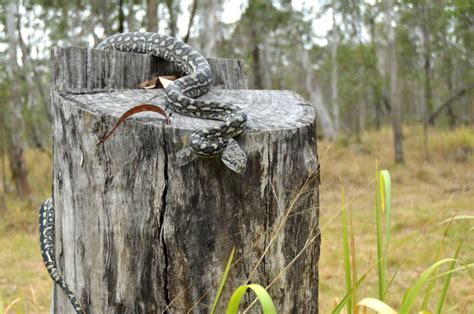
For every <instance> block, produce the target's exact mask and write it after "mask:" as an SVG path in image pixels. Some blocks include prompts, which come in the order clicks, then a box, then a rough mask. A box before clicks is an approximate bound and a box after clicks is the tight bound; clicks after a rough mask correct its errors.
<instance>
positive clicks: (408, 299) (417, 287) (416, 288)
mask: <svg viewBox="0 0 474 314" xmlns="http://www.w3.org/2000/svg"><path fill="white" fill-rule="evenodd" d="M452 261H453V259H451V258H446V259H443V260H440V261H438V262H436V263H434V264H433V265H431V266H430V267H428V269H426V270H425V271H424V272H423V273H422V274H421V276H420V278H418V280H417V281H416V282H415V284H414V285H413V286H412V287H411V288H410V289H408V290H407V291H406V293H405V295H404V296H403V303H402V306H401V308H400V314H408V313H410V309H411V307H412V306H413V304H414V303H415V300H416V298H417V296H418V295H419V293H420V291H421V288H422V287H423V285H424V284H425V283H426V282H427V281H428V280H429V279H430V277H431V274H432V273H433V272H434V271H435V270H436V269H438V268H439V267H440V266H441V265H443V264H446V263H449V262H452Z"/></svg>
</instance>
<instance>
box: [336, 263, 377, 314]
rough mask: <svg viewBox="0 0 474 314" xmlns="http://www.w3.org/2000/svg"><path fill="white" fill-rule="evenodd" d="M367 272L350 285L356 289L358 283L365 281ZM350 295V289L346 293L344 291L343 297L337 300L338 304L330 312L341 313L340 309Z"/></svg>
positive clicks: (358, 285)
mask: <svg viewBox="0 0 474 314" xmlns="http://www.w3.org/2000/svg"><path fill="white" fill-rule="evenodd" d="M367 274H368V272H366V273H365V274H364V275H363V276H362V277H360V279H359V280H357V283H356V284H355V285H354V286H353V287H352V289H358V288H359V287H360V285H361V284H362V283H363V282H364V281H365V279H366V278H367ZM351 297H352V290H351V291H349V292H348V293H346V295H345V296H344V298H342V300H341V302H339V304H338V305H337V306H336V307H335V308H334V310H332V312H331V313H332V314H339V313H341V311H342V309H343V308H344V306H346V304H347V302H348V301H349V300H350V299H351Z"/></svg>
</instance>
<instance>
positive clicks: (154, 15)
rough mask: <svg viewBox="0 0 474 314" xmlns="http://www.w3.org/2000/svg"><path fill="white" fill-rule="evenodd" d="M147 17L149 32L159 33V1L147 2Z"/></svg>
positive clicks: (149, 0)
mask: <svg viewBox="0 0 474 314" xmlns="http://www.w3.org/2000/svg"><path fill="white" fill-rule="evenodd" d="M146 16H147V20H148V29H147V31H148V32H157V31H158V2H157V0H147V2H146Z"/></svg>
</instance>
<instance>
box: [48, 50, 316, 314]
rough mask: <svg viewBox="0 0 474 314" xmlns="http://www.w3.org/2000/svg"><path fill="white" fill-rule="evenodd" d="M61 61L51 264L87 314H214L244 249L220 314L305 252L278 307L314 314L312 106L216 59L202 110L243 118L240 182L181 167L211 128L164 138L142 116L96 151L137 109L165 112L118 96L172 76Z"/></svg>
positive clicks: (206, 167) (80, 54)
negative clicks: (229, 264)
mask: <svg viewBox="0 0 474 314" xmlns="http://www.w3.org/2000/svg"><path fill="white" fill-rule="evenodd" d="M53 53H54V56H53V58H54V60H53V68H54V69H55V72H54V73H53V87H52V88H53V91H52V95H53V105H54V143H53V151H54V164H53V169H54V170H53V178H54V206H55V208H56V248H57V250H56V253H57V255H58V256H57V257H58V263H59V266H60V269H61V270H62V273H63V274H64V276H65V279H66V281H68V282H69V283H70V285H71V286H72V287H73V290H74V291H75V292H76V294H77V296H78V297H79V300H80V301H81V303H82V304H83V305H84V306H85V307H86V312H88V313H129V312H140V313H144V312H145V313H150V312H152V313H156V312H159V313H161V312H162V311H164V310H165V309H166V310H167V311H169V312H171V313H185V312H186V311H187V310H191V312H193V313H207V312H209V306H210V305H211V304H212V301H213V299H214V297H215V294H216V291H217V287H218V284H219V280H220V278H221V276H222V273H223V270H224V266H225V263H226V261H227V258H228V256H229V253H230V251H231V249H232V248H233V247H235V248H236V257H235V259H234V262H235V266H234V267H233V268H232V270H231V272H230V275H229V278H228V280H227V283H226V286H225V288H224V291H223V294H222V298H221V302H220V304H219V305H218V308H217V311H216V312H217V313H223V312H224V311H225V306H226V304H227V302H228V300H229V298H230V295H231V293H232V291H233V290H234V289H235V288H237V287H238V286H239V285H241V284H244V283H245V282H247V280H250V281H251V282H254V283H260V284H262V285H263V286H266V285H268V284H269V283H270V282H271V281H272V280H273V279H274V278H275V277H276V276H277V275H278V274H279V273H280V272H281V271H282V270H283V269H284V267H285V266H286V265H288V264H289V263H290V261H291V260H292V259H293V258H295V257H296V256H297V254H298V253H299V252H300V251H301V250H302V249H303V248H306V249H305V250H304V251H303V254H302V255H301V256H300V257H299V258H298V259H297V260H296V262H295V264H294V265H292V266H291V267H290V268H289V269H288V270H287V271H285V272H283V275H282V276H281V277H280V279H279V281H278V282H276V283H275V284H274V285H273V286H271V287H270V288H269V293H270V295H271V296H272V297H273V298H274V302H275V305H276V306H277V308H278V310H279V312H281V313H290V312H295V311H297V310H298V311H301V312H306V313H317V309H318V308H317V297H318V294H317V293H318V290H317V286H318V273H317V263H318V258H319V225H318V182H319V176H318V172H317V171H316V170H317V163H318V159H317V155H316V134H315V125H314V112H313V109H312V108H311V105H310V104H308V103H307V102H306V101H304V100H303V99H302V98H301V97H299V96H298V95H297V94H295V93H294V92H289V91H251V90H245V88H246V87H247V82H246V79H245V76H244V74H243V68H244V67H243V64H242V62H240V61H236V60H223V59H211V60H210V64H211V66H212V70H213V73H215V80H214V85H215V87H213V88H212V90H211V92H209V93H208V94H206V95H204V96H203V97H202V98H203V99H207V100H218V101H224V102H225V101H227V102H231V103H237V104H238V105H239V106H241V107H242V108H243V109H244V110H245V111H246V112H247V114H248V116H249V118H250V119H249V125H248V129H249V130H248V132H246V133H245V134H243V135H241V136H240V137H239V138H237V140H238V142H239V143H241V144H242V147H243V149H244V151H246V152H247V155H248V159H249V160H248V163H247V171H246V173H245V174H243V175H236V174H234V173H232V172H231V171H230V170H228V169H227V168H226V167H225V166H224V165H223V164H222V162H221V161H220V160H219V159H218V158H212V159H198V160H195V161H194V162H192V163H190V164H188V165H185V166H183V167H179V166H178V165H177V163H176V154H177V152H178V151H179V150H180V149H181V148H182V147H183V146H184V145H185V144H186V143H187V139H188V138H189V135H190V134H191V132H192V131H191V130H193V129H196V128H202V127H207V126H211V125H216V122H215V121H212V120H204V119H197V118H190V117H186V116H183V115H179V114H174V115H173V116H172V117H171V123H170V124H166V123H163V122H164V120H163V119H162V118H161V117H157V116H156V115H153V114H149V113H143V114H140V115H138V116H135V117H132V118H131V119H130V121H128V122H126V123H125V125H124V126H123V127H121V128H120V129H118V130H117V132H116V133H115V134H114V136H113V137H111V138H110V139H109V140H108V141H107V142H106V143H105V144H104V145H100V146H96V143H97V141H98V140H99V139H100V138H101V137H102V136H103V135H104V133H105V132H106V131H107V130H109V129H110V128H111V126H112V125H113V123H114V122H115V121H116V120H117V118H118V117H119V116H120V114H121V113H123V112H125V111H126V110H127V109H129V108H130V107H132V106H134V105H136V104H138V103H140V102H143V101H145V100H146V99H149V98H150V97H151V96H152V95H156V94H158V95H159V96H158V98H156V99H155V100H153V101H150V102H152V103H155V104H161V105H162V104H163V102H164V98H163V91H162V90H133V89H123V88H131V87H132V88H133V87H134V86H136V84H137V83H139V82H140V81H143V80H146V79H148V78H149V77H150V76H151V73H154V72H155V74H160V75H165V74H170V73H173V72H174V71H173V67H172V66H170V65H168V64H166V63H165V62H163V61H158V60H157V59H156V58H152V57H149V56H144V55H138V54H130V53H120V52H111V51H108V52H106V53H105V52H103V51H100V50H87V49H83V48H65V49H59V48H56V49H55V50H54V51H53ZM160 65H161V67H160ZM220 87H225V88H240V89H239V90H228V89H221V88H220ZM242 88H244V89H242ZM115 89H116V90H115ZM299 191H300V192H299ZM287 204H290V206H289V207H288V206H287ZM291 204H293V205H292V206H291ZM288 210H289V211H288ZM285 215H288V216H286V218H287V219H286V218H285ZM280 222H284V226H283V227H282V228H281V230H279V231H277V230H278V228H277V226H278V224H279V223H280ZM273 234H276V236H275V241H274V242H273V243H272V244H271V245H270V242H271V239H272V235H273ZM267 245H268V247H269V250H268V252H267V253H266V255H265V258H264V259H263V260H262V263H260V265H259V266H258V267H257V266H256V265H257V260H258V259H259V258H260V257H261V256H262V254H263V253H262V252H264V250H265V248H266V247H267ZM254 269H255V271H254ZM251 300H252V298H247V299H246V300H245V302H244V303H245V304H246V305H249V303H250V302H251ZM53 302H54V310H55V311H57V312H59V313H63V312H71V307H70V305H69V304H68V302H67V298H66V296H65V295H64V294H63V292H62V290H60V289H56V291H55V294H54V301H53ZM256 309H257V307H256V308H255V310H256Z"/></svg>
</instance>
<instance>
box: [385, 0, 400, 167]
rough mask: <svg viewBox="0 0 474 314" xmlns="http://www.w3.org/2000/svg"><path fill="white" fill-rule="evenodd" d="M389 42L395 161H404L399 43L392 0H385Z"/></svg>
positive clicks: (388, 54)
mask: <svg viewBox="0 0 474 314" xmlns="http://www.w3.org/2000/svg"><path fill="white" fill-rule="evenodd" d="M384 6H385V17H386V28H387V42H388V51H387V58H388V60H387V61H388V75H389V82H390V91H389V102H390V106H391V114H392V126H393V143H394V151H395V162H397V163H403V162H404V157H403V143H402V141H403V138H402V126H401V120H402V114H401V104H400V97H399V96H398V66H397V44H396V41H395V40H396V39H395V30H394V29H393V26H392V20H393V18H392V12H393V7H392V0H384Z"/></svg>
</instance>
